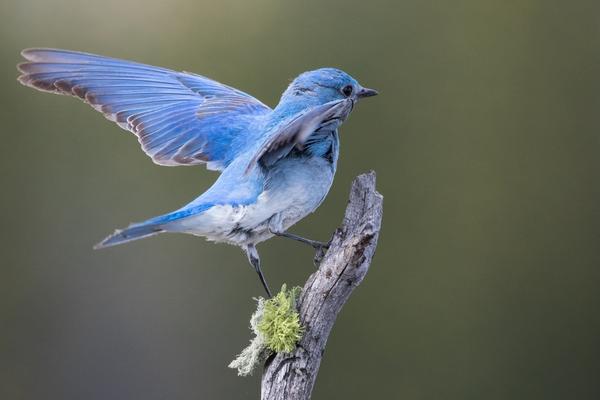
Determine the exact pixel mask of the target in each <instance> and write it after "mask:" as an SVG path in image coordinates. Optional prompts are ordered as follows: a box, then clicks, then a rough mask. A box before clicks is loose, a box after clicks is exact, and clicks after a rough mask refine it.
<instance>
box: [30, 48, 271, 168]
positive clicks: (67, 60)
mask: <svg viewBox="0 0 600 400" xmlns="http://www.w3.org/2000/svg"><path fill="white" fill-rule="evenodd" d="M22 55H23V57H24V58H25V59H26V60H27V62H24V63H22V64H19V66H18V68H19V70H20V71H21V73H22V74H21V76H19V78H18V80H19V82H21V83H22V84H24V85H26V86H30V87H33V88H35V89H38V90H42V91H47V92H51V93H56V94H65V95H71V96H76V97H79V98H80V99H82V100H83V101H85V102H86V103H88V104H90V105H91V106H92V107H94V108H95V109H96V110H98V111H100V112H102V113H103V114H104V115H105V116H106V117H107V118H108V119H110V120H111V121H115V122H116V123H117V124H118V125H119V126H121V127H122V128H124V129H127V130H129V131H131V132H133V133H134V134H135V135H136V136H137V137H138V141H139V142H140V144H141V145H142V149H143V150H144V151H145V152H146V154H148V155H149V156H150V157H151V158H152V160H153V161H154V162H155V163H156V164H160V165H170V166H174V165H195V164H202V163H207V167H208V168H209V169H215V170H222V169H223V168H225V167H226V166H227V165H228V164H229V163H230V162H231V160H233V159H234V158H235V156H236V154H237V153H238V152H239V151H240V150H241V149H243V148H245V146H246V145H247V144H248V139H249V137H248V128H249V127H250V126H251V124H252V123H253V122H254V121H256V118H257V117H259V116H261V115H263V114H266V113H268V112H270V111H271V109H270V108H269V107H267V106H266V105H264V104H263V103H261V102H260V101H259V100H257V99H255V98H254V97H252V96H250V95H248V94H246V93H244V92H242V91H239V90H237V89H234V88H231V87H229V86H226V85H223V84H221V83H219V82H216V81H213V80H211V79H208V78H205V77H203V76H200V75H195V74H190V73H185V72H176V71H172V70H169V69H165V68H159V67H153V66H149V65H145V64H139V63H135V62H130V61H123V60H118V59H114V58H108V57H103V56H97V55H93V54H87V53H80V52H74V51H67V50H55V49H28V50H24V51H23V52H22Z"/></svg>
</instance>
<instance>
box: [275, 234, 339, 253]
mask: <svg viewBox="0 0 600 400" xmlns="http://www.w3.org/2000/svg"><path fill="white" fill-rule="evenodd" d="M271 233H272V234H273V235H275V236H280V237H285V238H288V239H292V240H296V241H298V242H301V243H304V244H307V245H309V246H311V247H312V248H314V249H315V250H318V249H321V248H325V249H327V248H328V247H329V243H325V242H319V241H318V240H312V239H306V238H303V237H302V236H298V235H295V234H293V233H289V232H277V231H273V230H271Z"/></svg>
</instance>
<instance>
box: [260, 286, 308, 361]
mask: <svg viewBox="0 0 600 400" xmlns="http://www.w3.org/2000/svg"><path fill="white" fill-rule="evenodd" d="M300 290H301V289H300V288H299V287H294V288H292V289H290V290H289V291H287V290H286V287H285V285H283V286H282V287H281V291H280V292H279V293H277V295H276V296H275V297H273V298H272V299H269V300H267V301H265V305H264V311H263V316H262V318H261V320H260V322H259V323H258V331H259V332H260V333H261V334H262V335H263V337H264V338H265V343H266V345H267V348H269V349H270V350H272V351H274V352H275V353H282V352H283V353H289V352H291V351H292V350H294V348H295V347H296V343H298V341H299V340H300V338H301V337H302V327H301V326H300V316H299V314H298V311H297V310H296V299H297V297H298V295H299V294H300Z"/></svg>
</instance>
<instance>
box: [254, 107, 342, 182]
mask: <svg viewBox="0 0 600 400" xmlns="http://www.w3.org/2000/svg"><path fill="white" fill-rule="evenodd" d="M352 107H353V103H352V101H351V100H349V99H342V100H334V101H330V102H328V103H325V104H322V105H319V106H315V107H312V108H309V109H307V110H305V111H304V112H301V113H299V114H297V115H294V116H293V117H291V118H289V119H288V120H286V121H284V122H283V123H281V124H279V125H278V126H277V128H276V129H275V130H274V131H273V132H272V133H271V134H269V135H267V137H266V139H265V141H264V142H263V143H262V145H261V146H260V148H259V149H258V151H257V152H256V154H255V155H254V157H253V158H252V159H251V160H250V162H249V163H248V166H247V168H246V173H248V172H250V171H251V170H252V169H253V168H254V167H255V166H256V165H262V166H265V167H269V166H271V165H273V164H274V163H275V162H277V161H278V160H280V159H281V158H283V157H285V156H286V155H287V154H289V153H290V151H292V149H293V148H294V147H298V148H302V146H303V145H304V144H305V143H306V141H307V140H308V139H309V138H310V137H311V135H313V134H314V133H315V132H318V131H320V130H321V129H322V128H323V127H325V126H327V125H329V124H334V125H336V126H337V125H338V124H339V123H340V122H341V120H343V119H344V118H345V117H346V116H347V115H348V114H349V112H350V111H351V109H352ZM334 130H335V129H334Z"/></svg>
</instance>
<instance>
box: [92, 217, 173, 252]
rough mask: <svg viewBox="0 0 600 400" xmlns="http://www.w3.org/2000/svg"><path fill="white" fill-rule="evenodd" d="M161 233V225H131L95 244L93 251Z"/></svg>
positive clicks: (149, 223)
mask: <svg viewBox="0 0 600 400" xmlns="http://www.w3.org/2000/svg"><path fill="white" fill-rule="evenodd" d="M161 232H164V229H163V228H162V227H161V225H160V224H156V223H152V222H150V221H148V222H142V223H139V224H132V225H129V226H128V227H127V228H125V229H117V230H116V231H115V232H114V233H113V234H112V235H110V236H107V237H106V238H105V239H104V240H103V241H101V242H100V243H98V244H96V245H95V246H94V249H103V248H105V247H110V246H116V245H118V244H123V243H127V242H131V241H133V240H138V239H143V238H146V237H148V236H153V235H157V234H159V233H161Z"/></svg>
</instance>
